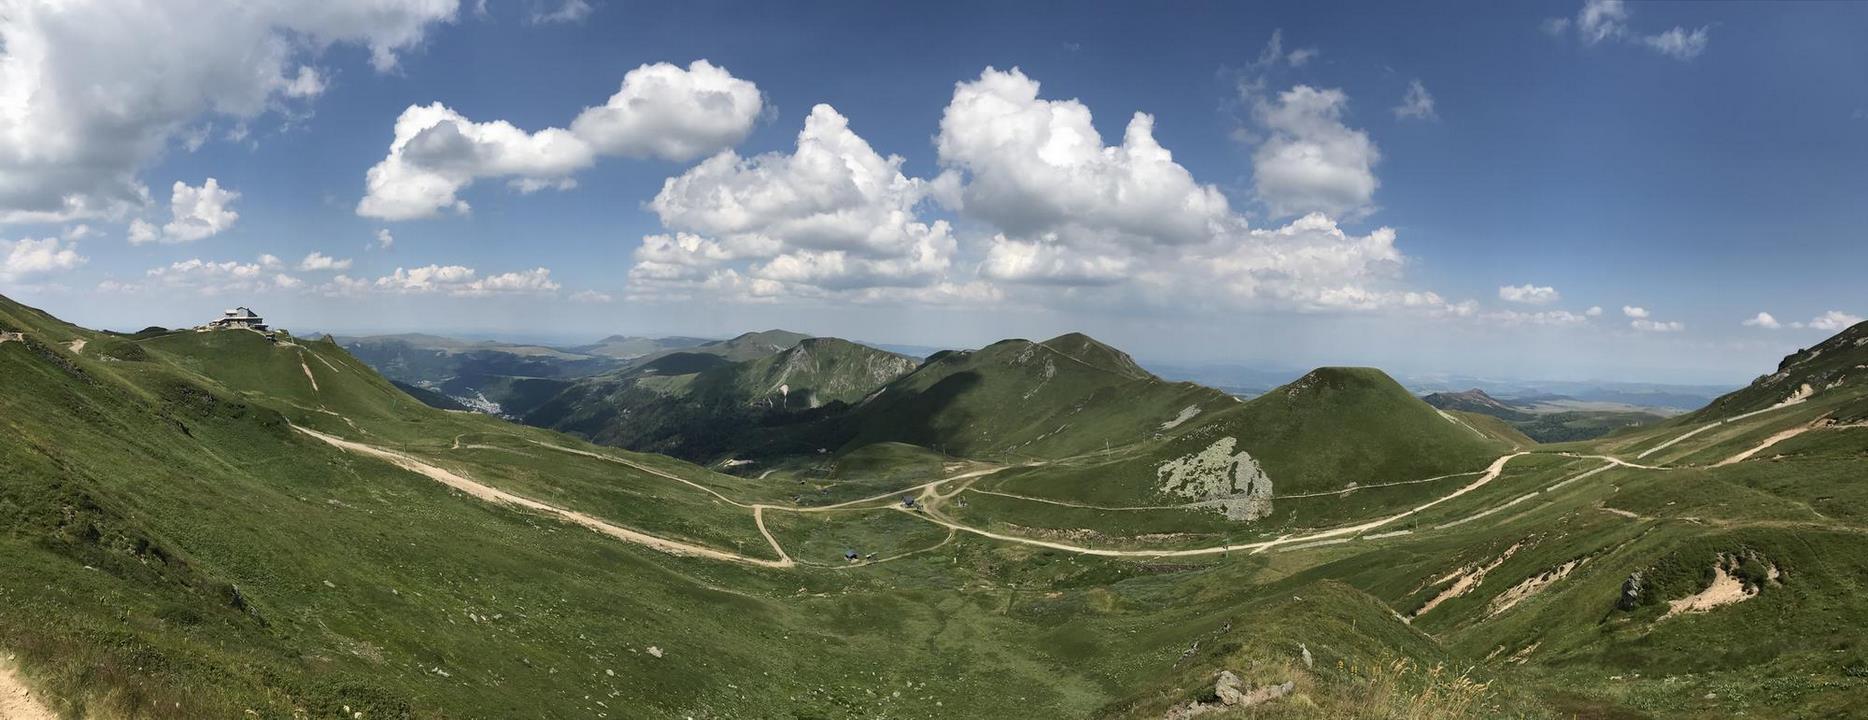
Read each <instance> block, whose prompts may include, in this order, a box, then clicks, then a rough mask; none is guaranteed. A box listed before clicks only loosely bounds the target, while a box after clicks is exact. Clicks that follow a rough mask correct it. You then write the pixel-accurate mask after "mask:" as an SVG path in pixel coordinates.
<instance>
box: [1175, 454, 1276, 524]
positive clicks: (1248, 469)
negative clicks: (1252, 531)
mask: <svg viewBox="0 0 1868 720" xmlns="http://www.w3.org/2000/svg"><path fill="white" fill-rule="evenodd" d="M1237 445H1238V440H1237V439H1235V438H1232V437H1223V438H1220V439H1218V440H1215V441H1213V444H1212V445H1208V446H1207V447H1206V449H1205V450H1201V451H1200V452H1197V453H1190V454H1188V455H1184V456H1181V457H1179V458H1176V459H1174V460H1169V461H1167V462H1165V463H1162V464H1161V466H1160V467H1158V468H1156V469H1155V477H1156V479H1157V480H1158V481H1159V482H1160V483H1161V485H1160V487H1161V491H1162V492H1165V493H1169V494H1174V495H1179V496H1181V497H1186V498H1191V499H1193V500H1195V501H1197V504H1199V505H1203V506H1207V507H1212V508H1216V509H1218V510H1220V511H1221V512H1223V513H1225V514H1226V517H1227V518H1228V519H1231V520H1237V521H1240V522H1249V521H1252V520H1257V519H1259V518H1262V517H1265V516H1267V515H1270V514H1271V477H1270V476H1268V475H1266V474H1265V470H1264V468H1261V467H1259V465H1258V461H1257V460H1253V459H1252V456H1251V455H1250V454H1248V453H1246V452H1245V451H1243V450H1240V451H1238V452H1233V449H1234V448H1235V447H1236V446H1237Z"/></svg>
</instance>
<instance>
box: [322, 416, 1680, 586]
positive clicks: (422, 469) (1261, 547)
mask: <svg viewBox="0 0 1868 720" xmlns="http://www.w3.org/2000/svg"><path fill="white" fill-rule="evenodd" d="M292 428H293V429H294V430H297V431H299V432H301V433H304V434H306V435H308V436H310V437H313V438H316V439H318V440H321V441H323V442H325V443H328V444H330V445H332V446H335V447H337V448H339V449H342V450H345V451H347V452H352V453H356V454H359V455H366V456H369V457H374V458H378V459H381V460H385V461H388V462H389V463H390V464H393V465H396V466H398V467H401V468H403V469H406V470H409V471H411V472H415V473H418V474H421V475H424V476H427V477H429V478H431V479H433V480H435V481H437V482H440V483H442V484H444V485H447V486H449V487H452V488H454V489H456V490H460V491H461V492H464V493H466V494H468V495H471V496H473V497H476V498H479V499H481V500H485V501H488V502H497V503H505V504H509V505H514V506H518V507H521V508H525V509H528V510H534V511H538V512H543V513H546V514H550V515H555V516H558V517H560V518H562V519H565V520H568V521H570V522H572V523H575V524H578V525H582V526H584V527H586V528H589V529H591V530H595V531H597V532H600V533H603V534H605V535H609V536H611V537H614V538H617V539H619V540H623V541H625V542H631V543H635V544H638V545H642V546H644V547H647V548H650V549H653V550H657V551H660V552H665V553H668V554H670V555H679V556H690V557H702V558H708V559H713V560H724V561H728V562H736V563H742V564H746V565H753V566H757V567H767V568H791V567H797V566H798V565H800V563H799V562H798V561H797V560H796V559H794V558H792V557H791V555H790V554H789V553H787V552H786V551H785V548H784V546H783V545H781V544H780V543H779V541H778V538H777V537H776V536H774V535H773V534H772V532H771V530H770V529H768V528H767V527H766V524H765V511H767V510H777V511H782V512H796V513H813V512H831V511H835V510H843V509H857V508H856V506H861V505H866V504H870V503H875V502H878V501H884V500H891V499H893V498H896V497H899V496H902V495H918V496H919V497H920V498H922V500H923V501H924V502H923V503H922V510H921V511H920V512H915V511H911V510H908V509H906V508H903V507H895V506H893V505H884V506H874V507H870V508H860V509H882V508H884V507H888V508H892V509H894V510H896V511H899V512H907V513H910V514H911V515H913V516H914V517H918V518H921V519H923V520H925V521H927V522H930V523H934V524H936V525H940V526H943V527H946V528H948V529H949V530H950V531H952V532H964V533H971V534H973V535H978V536H980V537H986V538H991V539H994V540H999V541H1003V542H1009V543H1017V544H1021V545H1031V546H1034V547H1043V548H1049V549H1052V550H1062V551H1065V552H1071V553H1076V554H1080V555H1096V556H1102V557H1148V558H1159V557H1192V556H1200V555H1217V554H1222V553H1229V552H1239V551H1249V552H1254V553H1257V552H1264V551H1266V550H1269V549H1272V548H1276V547H1280V546H1297V545H1302V544H1317V543H1318V542H1319V541H1331V542H1342V541H1348V540H1353V539H1357V538H1360V537H1362V536H1363V535H1364V534H1365V533H1368V532H1369V531H1371V530H1375V529H1377V528H1381V527H1383V526H1385V525H1389V524H1392V523H1394V522H1396V521H1399V520H1402V519H1405V518H1407V517H1409V516H1412V515H1415V514H1417V513H1420V512H1422V511H1425V510H1427V509H1429V508H1432V507H1434V506H1436V505H1439V504H1441V503H1444V502H1446V501H1448V500H1452V499H1454V498H1457V497H1460V496H1462V495H1465V494H1467V493H1469V492H1472V491H1474V490H1477V489H1479V488H1481V487H1484V486H1485V485H1486V484H1488V483H1490V482H1492V481H1493V480H1496V479H1498V477H1499V475H1501V474H1503V473H1504V471H1505V466H1506V465H1508V464H1510V462H1511V461H1512V460H1513V459H1515V458H1518V457H1522V456H1525V455H1529V454H1531V453H1529V452H1525V451H1518V452H1514V453H1511V454H1509V455H1504V456H1501V457H1499V458H1498V459H1497V460H1494V461H1492V464H1491V465H1490V466H1489V467H1487V468H1486V469H1485V470H1484V471H1482V472H1480V473H1478V475H1479V477H1478V478H1476V479H1474V480H1473V481H1472V482H1471V483H1468V484H1466V485H1464V486H1462V487H1460V488H1459V489H1458V490H1454V491H1453V492H1451V493H1449V494H1447V495H1443V496H1441V497H1438V498H1435V499H1433V500H1431V501H1428V502H1426V503H1424V504H1421V505H1419V506H1417V507H1414V508H1412V509H1409V510H1404V511H1402V512H1398V513H1395V514H1393V515H1389V516H1386V517H1382V518H1377V519H1374V520H1370V521H1368V522H1364V523H1360V524H1356V525H1349V526H1344V527H1337V528H1331V529H1328V530H1319V531H1316V532H1311V533H1304V534H1300V535H1285V536H1282V537H1278V538H1276V539H1272V540H1264V541H1260V542H1252V543H1239V544H1226V545H1216V546H1212V547H1203V548H1191V549H1183V550H1112V549H1107V548H1094V547H1084V546H1081V545H1071V544H1069V543H1061V542H1053V541H1049V540H1038V539H1035V538H1029V537H1021V536H1017V535H1007V534H1004V533H995V532H992V531H989V530H983V529H980V528H976V527H971V526H968V525H963V524H961V523H958V522H955V521H953V520H952V519H949V518H947V517H946V516H944V515H941V514H940V512H939V510H938V507H937V506H938V504H939V502H940V501H942V500H946V499H950V498H953V497H955V496H957V495H959V494H960V493H961V492H964V491H966V490H968V489H969V488H968V487H967V486H966V485H964V484H963V485H961V486H960V487H958V488H955V489H954V490H953V491H952V492H949V493H942V492H941V486H943V485H946V484H948V483H952V482H958V481H964V480H969V479H972V478H977V477H981V476H984V475H988V474H991V473H994V472H998V471H999V470H1001V469H1003V468H987V469H982V470H975V471H972V472H967V473H962V474H960V475H955V476H952V477H947V478H942V479H939V480H933V481H930V482H926V483H922V484H920V485H916V486H913V487H909V488H904V489H901V490H895V491H892V492H887V493H882V494H879V495H875V496H871V497H866V498H859V499H856V500H849V501H846V502H841V503H837V504H834V505H820V506H816V507H798V506H790V505H773V504H769V503H746V502H741V501H738V500H735V499H733V498H731V497H728V496H726V495H724V494H722V493H720V492H719V491H717V490H714V489H713V488H709V487H707V486H705V485H701V484H699V483H696V482H694V481H692V480H689V479H687V478H683V477H680V476H677V475H674V474H672V473H668V472H665V471H662V470H659V469H656V468H653V467H649V466H646V465H643V464H640V463H636V462H631V461H629V460H625V459H623V458H619V457H614V456H610V455H605V454H602V453H596V452H591V451H588V450H580V449H577V448H570V447H565V446H562V445H553V444H551V443H544V442H539V441H536V440H533V441H530V442H533V443H534V444H537V445H540V446H543V447H547V448H551V449H554V450H559V451H563V452H567V453H572V454H576V455H583V456H588V457H592V458H597V459H600V460H606V461H609V462H614V463H617V464H620V465H624V466H627V467H630V468H633V469H635V470H638V471H640V472H644V473H648V474H650V475H654V476H657V477H661V478H665V479H669V480H674V481H676V482H679V483H682V484H684V485H688V486H691V487H693V488H696V489H698V490H701V491H703V492H705V493H707V494H709V495H711V496H713V497H715V498H718V499H719V500H720V501H722V502H725V503H728V504H730V505H733V506H735V507H740V508H745V509H748V510H751V511H752V516H753V522H754V524H755V525H757V526H758V528H759V534H760V535H762V536H764V537H765V540H766V542H767V543H768V544H770V545H771V547H772V551H773V552H774V553H776V554H777V555H778V559H776V560H771V559H766V558H758V557H752V556H749V555H744V554H740V553H736V552H730V551H726V550H720V549H716V548H711V547H707V546H704V545H697V544H694V543H689V542H683V541H679V540H671V539H668V538H663V537H657V536H655V535H650V534H648V533H645V532H642V531H640V530H634V529H630V528H626V527H623V526H621V525H617V524H615V523H611V522H609V521H606V520H603V519H601V518H597V517H595V516H592V515H589V514H587V513H582V512H578V511H575V510H570V509H566V508H561V507H557V506H555V505H550V504H547V503H543V502H539V501H537V500H533V499H531V498H527V497H523V496H520V495H515V494H513V493H510V492H506V491H504V490H500V489H498V488H494V487H490V486H487V485H484V484H481V483H479V482H476V481H474V480H472V479H469V478H466V477H463V476H461V475H459V474H457V473H454V472H452V471H449V470H446V469H444V468H440V467H436V466H434V465H431V464H429V463H426V462H423V461H421V460H418V459H416V458H414V457H411V456H409V455H406V454H404V453H400V452H396V451H394V450H387V449H384V448H379V447H375V446H371V445H365V444H363V443H358V442H352V441H349V440H345V439H343V438H340V437H337V436H334V435H328V434H325V433H321V432H318V431H316V430H311V429H308V428H304V427H299V426H297V425H293V426H292ZM457 441H458V439H457ZM1566 455H1568V456H1569V457H1578V458H1589V459H1596V460H1602V461H1604V462H1605V463H1606V464H1605V465H1603V466H1602V467H1600V468H1596V469H1595V470H1592V471H1590V472H1587V473H1585V474H1583V475H1582V476H1578V477H1575V478H1571V479H1570V480H1569V481H1565V482H1563V483H1559V484H1558V485H1557V486H1552V487H1551V488H1548V490H1555V489H1557V487H1560V486H1561V485H1565V484H1568V483H1569V482H1571V481H1574V480H1580V479H1582V478H1583V477H1587V476H1589V475H1594V474H1595V473H1598V472H1602V471H1604V470H1608V469H1610V468H1613V467H1628V468H1639V469H1643V470H1668V469H1670V468H1663V467H1655V466H1652V465H1641V464H1638V463H1632V462H1628V461H1626V460H1622V459H1620V458H1616V457H1611V456H1607V455H1581V454H1575V455H1570V454H1567V453H1566ZM1461 474H1471V473H1461ZM1444 477H1457V475H1455V476H1444ZM1436 479H1437V478H1436ZM1495 510H1496V509H1494V510H1493V511H1495ZM1489 512H1491V511H1479V513H1477V514H1476V515H1475V518H1476V517H1478V516H1483V515H1485V514H1489ZM950 539H951V538H950ZM942 544H943V545H944V544H945V543H942ZM909 554H912V553H909ZM890 559H893V558H890ZM806 564H808V563H806Z"/></svg>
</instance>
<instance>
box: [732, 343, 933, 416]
mask: <svg viewBox="0 0 1868 720" xmlns="http://www.w3.org/2000/svg"><path fill="white" fill-rule="evenodd" d="M917 364H918V363H917V362H916V361H915V360H914V359H913V358H909V357H906V356H903V355H897V354H895V353H892V352H887V351H884V350H878V349H876V348H872V347H869V346H867V345H860V344H857V343H853V342H850V341H848V340H844V339H841V338H806V339H804V340H801V341H799V342H798V343H797V344H796V345H793V346H791V347H790V348H788V349H786V350H784V351H783V352H780V353H778V354H776V355H770V356H766V357H762V358H758V359H755V360H750V361H747V362H745V363H742V364H740V365H737V366H734V369H733V371H732V372H731V375H732V378H733V385H734V387H735V388H736V389H737V390H739V391H740V392H741V393H742V394H744V395H747V396H750V397H752V398H753V401H754V402H759V401H762V400H763V401H765V402H774V401H776V402H778V403H779V404H789V405H791V406H796V405H798V404H799V403H800V402H801V403H802V404H803V405H804V406H806V407H818V406H821V405H824V404H826V403H830V402H845V403H855V402H857V401H859V400H862V399H863V398H864V397H865V396H867V395H868V394H869V393H871V392H874V391H875V390H876V388H879V387H882V386H883V385H886V384H888V383H889V382H890V381H893V380H894V379H896V378H898V377H901V376H903V375H906V374H908V372H909V371H912V370H914V369H915V366H916V365H917ZM793 396H798V397H797V398H796V399H792V397H793ZM788 399H789V400H790V402H789V403H788V402H787V400H788Z"/></svg>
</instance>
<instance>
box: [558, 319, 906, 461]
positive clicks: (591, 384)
mask: <svg viewBox="0 0 1868 720" xmlns="http://www.w3.org/2000/svg"><path fill="white" fill-rule="evenodd" d="M785 339H789V334H786V333H782V332H779V331H773V332H768V333H749V334H747V335H742V336H740V337H739V338H735V339H734V340H730V341H725V344H722V345H719V346H712V349H714V350H718V351H719V352H706V350H707V349H708V348H709V347H710V346H702V347H699V348H694V349H693V351H691V352H678V353H670V354H667V355H664V356H661V357H658V358H653V359H649V360H647V361H645V362H643V363H642V364H641V365H638V366H636V367H634V368H631V369H629V370H626V371H622V372H617V373H611V374H608V375H604V376H601V377H596V378H590V379H587V380H584V381H581V382H578V383H575V384H572V385H569V386H567V387H563V388H562V389H560V390H559V391H558V392H556V393H554V394H553V395H552V396H551V397H550V398H549V400H548V401H545V402H542V403H540V404H539V405H538V406H536V408H534V409H532V410H531V411H530V412H528V413H527V414H526V415H525V418H524V419H525V422H526V423H528V424H531V425H536V426H539V427H548V428H552V429H556V430H561V431H565V432H571V433H576V434H578V435H581V436H583V437H587V438H591V439H593V440H595V441H596V442H600V443H604V444H607V445H614V446H617V447H623V448H630V449H634V450H641V451H648V452H661V453H668V454H671V455H675V456H678V457H683V458H688V459H692V460H697V461H707V460H715V459H721V458H723V457H725V456H738V455H743V454H746V451H748V450H751V449H754V448H757V447H759V446H760V445H761V444H763V443H764V442H766V441H767V438H768V437H770V436H771V435H772V434H774V433H778V432H782V430H778V429H775V428H777V427H783V426H786V425H789V424H792V423H795V422H797V421H799V420H801V419H809V418H812V417H815V416H817V415H820V414H822V413H826V412H835V411H837V410H838V409H839V408H841V407H843V406H846V405H848V404H849V403H854V402H859V401H861V400H862V399H863V398H864V397H865V396H867V395H868V394H869V393H871V392H873V391H874V390H876V389H877V388H879V387H882V386H883V385H884V384H886V383H888V382H890V381H891V380H894V379H895V378H897V377H900V376H901V375H903V374H904V373H907V372H909V371H910V370H913V369H914V367H915V362H914V361H913V360H910V359H908V358H905V357H902V356H900V355H896V354H894V353H890V352H885V351H882V350H877V349H875V348H871V347H867V346H864V345H858V344H856V343H853V342H849V341H847V340H841V339H837V338H807V339H804V340H800V341H796V342H794V343H793V344H792V345H791V346H790V347H787V348H784V349H782V350H779V351H777V352H773V353H769V354H764V355H757V356H754V357H752V358H751V359H746V360H737V361H736V360H733V359H732V358H734V357H739V356H742V355H746V354H750V353H752V352H753V350H754V349H757V348H771V347H776V342H774V340H785ZM727 345H731V346H732V347H731V348H727Z"/></svg>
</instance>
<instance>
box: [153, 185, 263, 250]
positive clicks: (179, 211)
mask: <svg viewBox="0 0 1868 720" xmlns="http://www.w3.org/2000/svg"><path fill="white" fill-rule="evenodd" d="M238 199H240V193H237V192H234V191H233V190H229V189H226V188H222V187H221V186H220V182H219V181H217V180H215V179H214V178H208V179H207V181H206V182H203V183H202V184H201V186H200V187H193V186H190V185H189V184H188V183H185V182H182V181H180V180H177V181H175V185H174V187H172V188H170V194H169V221H168V222H167V223H165V224H163V225H162V227H160V228H157V227H156V226H155V225H154V224H153V223H149V222H147V221H144V220H142V219H141V218H138V219H136V220H134V221H132V222H131V223H130V229H129V233H128V235H129V239H130V244H132V245H142V244H144V243H152V242H161V243H185V242H194V241H196V240H200V239H202V238H205V237H210V236H213V235H217V234H219V233H221V232H223V231H225V230H228V229H230V228H232V227H233V226H234V223H235V222H236V221H238V220H239V219H240V213H238V212H235V211H234V209H233V207H232V205H233V201H235V200H238Z"/></svg>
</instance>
